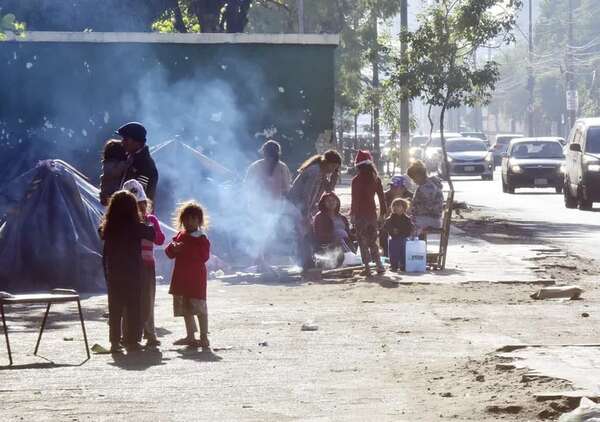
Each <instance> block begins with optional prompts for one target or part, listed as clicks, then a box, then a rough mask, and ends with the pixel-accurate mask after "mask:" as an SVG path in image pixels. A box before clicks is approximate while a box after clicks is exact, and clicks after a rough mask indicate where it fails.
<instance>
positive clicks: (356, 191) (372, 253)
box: [350, 151, 387, 276]
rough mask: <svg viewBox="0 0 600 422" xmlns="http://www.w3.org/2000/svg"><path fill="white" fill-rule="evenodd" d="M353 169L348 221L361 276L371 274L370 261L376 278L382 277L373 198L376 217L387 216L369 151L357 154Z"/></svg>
mask: <svg viewBox="0 0 600 422" xmlns="http://www.w3.org/2000/svg"><path fill="white" fill-rule="evenodd" d="M355 166H356V168H357V170H358V173H357V174H356V176H355V177H354V178H353V179H352V204H351V207H350V217H351V221H352V223H353V224H354V225H355V227H356V234H357V236H358V245H359V247H360V254H361V257H362V261H363V264H364V265H365V270H364V272H363V274H364V275H367V276H368V275H370V274H371V269H370V267H369V264H370V262H371V260H372V261H374V262H375V265H376V267H377V274H383V273H384V272H385V268H384V267H383V264H382V263H381V256H380V254H379V246H378V245H377V229H378V219H377V206H376V205H375V196H377V198H378V200H379V215H380V218H381V219H382V220H383V218H385V215H386V213H387V207H386V203H385V198H384V195H383V185H382V184H381V179H380V178H379V175H378V174H377V169H376V168H375V166H374V165H373V157H372V156H371V153H370V152H369V151H358V153H357V154H356V160H355Z"/></svg>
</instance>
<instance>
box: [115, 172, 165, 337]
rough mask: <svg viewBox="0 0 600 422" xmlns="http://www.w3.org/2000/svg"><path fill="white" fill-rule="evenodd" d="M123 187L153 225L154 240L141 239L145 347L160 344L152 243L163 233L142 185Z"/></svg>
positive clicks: (132, 181) (133, 183)
mask: <svg viewBox="0 0 600 422" xmlns="http://www.w3.org/2000/svg"><path fill="white" fill-rule="evenodd" d="M123 189H124V190H127V191H129V192H131V193H132V194H133V196H135V199H136V201H137V205H138V209H139V211H140V215H141V217H142V220H143V222H144V223H146V224H148V225H151V226H152V227H154V234H155V237H154V242H151V241H149V240H146V239H142V263H143V264H144V265H142V304H141V309H142V324H143V332H144V338H145V339H146V341H147V343H146V347H149V348H151V347H157V346H160V341H158V339H157V338H156V330H155V328H154V301H155V296H156V270H155V263H154V245H157V246H160V245H162V244H163V243H164V241H165V235H164V234H163V232H162V230H161V229H160V223H159V222H158V219H157V218H156V217H155V216H154V215H152V214H151V208H152V205H151V202H150V200H149V199H148V198H147V197H146V192H145V191H144V187H143V186H142V184H141V183H140V182H138V181H137V180H135V179H130V180H128V181H126V182H125V183H123Z"/></svg>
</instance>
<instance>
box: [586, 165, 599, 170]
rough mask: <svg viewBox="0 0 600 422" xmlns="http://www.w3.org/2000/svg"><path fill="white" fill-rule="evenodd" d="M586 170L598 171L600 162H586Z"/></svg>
mask: <svg viewBox="0 0 600 422" xmlns="http://www.w3.org/2000/svg"><path fill="white" fill-rule="evenodd" d="M587 168H588V171H600V164H588V166H587Z"/></svg>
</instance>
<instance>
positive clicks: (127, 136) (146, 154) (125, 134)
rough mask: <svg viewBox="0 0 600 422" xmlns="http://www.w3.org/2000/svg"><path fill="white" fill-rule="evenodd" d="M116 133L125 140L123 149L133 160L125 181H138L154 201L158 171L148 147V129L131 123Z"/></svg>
mask: <svg viewBox="0 0 600 422" xmlns="http://www.w3.org/2000/svg"><path fill="white" fill-rule="evenodd" d="M115 133H116V134H117V135H119V136H121V138H123V147H124V148H125V151H126V152H127V155H128V156H129V157H130V159H131V160H132V162H131V165H130V166H129V168H128V169H127V171H126V172H125V176H124V177H123V181H125V180H130V179H135V180H137V181H138V182H140V183H141V184H142V186H143V187H144V190H145V191H146V196H148V198H150V200H151V201H154V196H155V195H156V185H157V183H158V170H156V164H155V163H154V160H153V159H152V157H151V156H150V150H149V149H148V147H147V146H146V128H145V127H144V126H143V125H142V124H141V123H138V122H130V123H126V124H124V125H123V126H121V127H120V128H119V129H117V131H116V132H115Z"/></svg>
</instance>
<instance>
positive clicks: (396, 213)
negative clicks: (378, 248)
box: [383, 198, 415, 271]
mask: <svg viewBox="0 0 600 422" xmlns="http://www.w3.org/2000/svg"><path fill="white" fill-rule="evenodd" d="M408 207H409V202H408V200H406V199H404V198H396V199H394V200H393V201H392V214H391V215H390V216H389V217H388V218H387V220H385V223H384V225H383V229H384V230H385V231H386V233H388V235H389V236H390V238H389V240H388V251H389V258H390V267H391V270H392V271H398V270H400V271H404V270H405V269H406V240H407V239H408V238H409V237H410V236H411V235H412V233H413V232H414V229H415V226H414V224H413V223H412V221H411V219H410V217H409V216H407V215H406V212H407V211H408Z"/></svg>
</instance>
